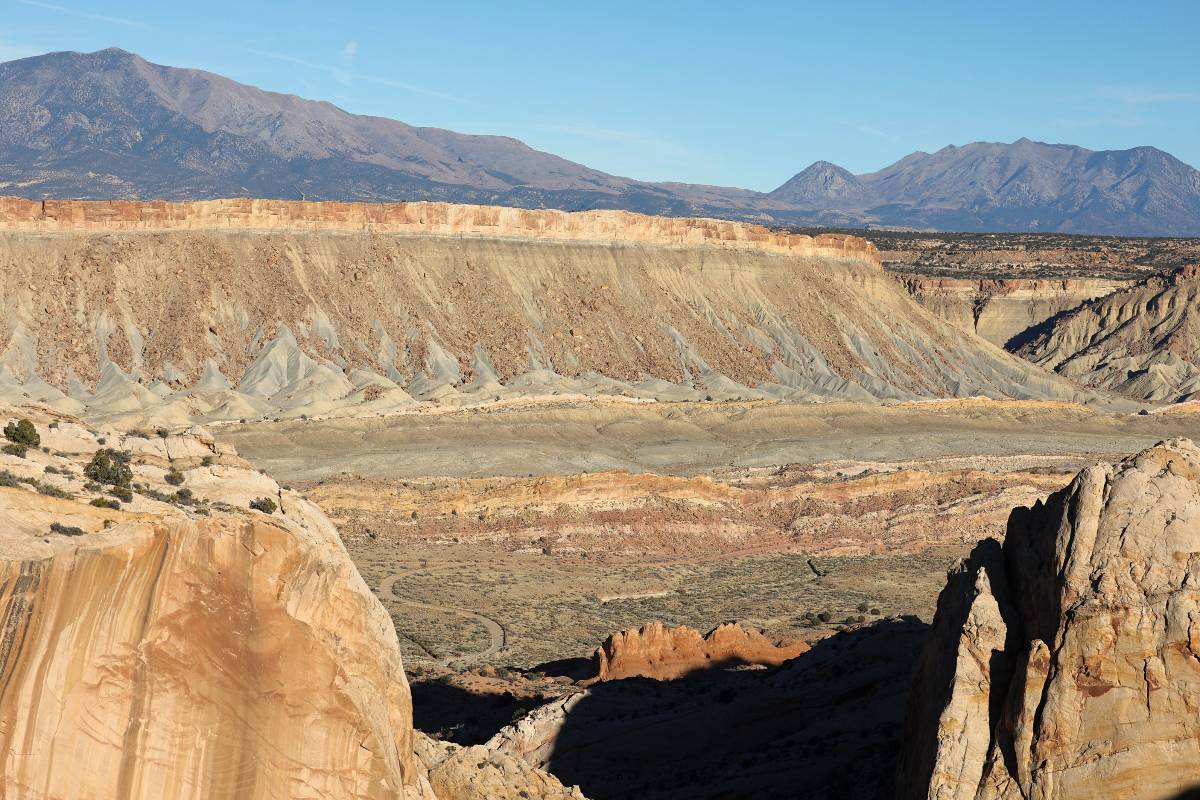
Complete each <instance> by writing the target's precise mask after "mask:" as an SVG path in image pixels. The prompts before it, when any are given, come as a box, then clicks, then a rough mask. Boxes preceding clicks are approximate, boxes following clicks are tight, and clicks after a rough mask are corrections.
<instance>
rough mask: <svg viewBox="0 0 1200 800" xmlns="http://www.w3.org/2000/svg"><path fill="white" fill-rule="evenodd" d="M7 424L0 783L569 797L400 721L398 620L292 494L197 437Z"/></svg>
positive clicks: (0, 597) (142, 791)
mask: <svg viewBox="0 0 1200 800" xmlns="http://www.w3.org/2000/svg"><path fill="white" fill-rule="evenodd" d="M17 416H21V417H29V418H30V421H31V422H32V426H26V428H25V429H24V430H23V431H22V432H20V434H21V435H20V436H18V437H17V438H18V439H21V440H22V441H23V442H24V443H23V444H21V443H18V442H17V441H13V442H9V443H7V444H6V445H5V448H6V450H7V451H8V452H4V453H3V454H0V795H2V796H4V797H6V798H19V799H20V800H50V798H118V799H122V800H123V799H125V798H237V799H238V800H255V799H256V798H262V799H263V800H266V799H267V798H271V799H272V800H275V799H277V798H330V799H331V800H332V799H333V798H337V799H338V800H346V799H354V800H359V799H361V800H367V799H368V798H371V799H372V800H374V799H376V798H379V799H380V800H382V799H383V798H389V799H392V798H422V800H452V799H453V800H466V799H467V798H481V797H494V798H505V797H526V798H560V797H561V798H581V797H582V795H580V794H579V793H578V792H577V791H574V790H568V789H564V788H563V787H562V785H561V784H560V783H559V782H558V781H557V780H556V779H554V778H553V777H551V776H549V775H547V774H545V773H544V772H541V771H539V770H536V769H533V768H530V767H528V766H526V765H525V764H521V763H518V762H517V761H515V760H513V759H505V758H503V757H502V756H498V755H497V756H492V757H489V758H487V759H484V758H481V757H477V756H476V754H473V753H470V752H468V751H461V750H459V749H457V748H454V747H453V746H448V745H447V746H443V745H440V744H437V743H434V742H429V741H427V740H425V738H424V737H423V736H422V735H421V734H419V733H417V732H414V730H413V726H412V705H411V699H410V694H409V687H408V683H407V681H406V679H405V674H404V670H403V668H402V665H401V660H400V650H399V646H398V643H397V640H396V632H395V628H394V626H393V623H392V620H391V619H390V618H389V617H388V615H387V612H386V611H384V609H383V607H382V606H381V605H380V604H379V601H378V600H377V599H376V598H375V597H374V595H372V594H371V592H370V591H369V590H368V588H367V586H366V585H365V584H364V582H363V580H362V578H361V577H360V576H359V574H358V572H357V571H356V570H355V568H354V566H353V564H352V563H351V561H350V559H349V557H348V556H347V554H346V551H345V549H344V548H343V547H342V544H341V541H340V539H339V537H338V534H337V531H336V530H335V529H334V527H333V525H332V524H331V523H330V522H329V520H328V519H327V518H326V517H325V515H324V514H323V513H322V512H321V511H320V510H319V509H318V508H317V507H316V506H314V505H312V504H310V503H309V502H308V501H306V500H305V499H304V498H303V497H301V496H300V495H298V494H295V493H293V492H291V491H288V490H286V489H283V488H282V487H280V486H279V485H278V484H276V483H275V481H273V480H271V479H270V478H268V477H267V476H265V475H263V474H261V473H258V472H257V471H255V470H254V469H253V468H251V466H250V465H249V464H248V463H247V462H245V461H243V460H242V459H240V458H239V457H238V456H237V454H236V453H234V452H233V451H232V450H231V449H229V448H225V447H222V446H220V445H217V444H215V443H214V442H213V441H212V439H211V438H210V437H209V436H207V434H206V433H205V432H204V431H203V430H201V429H194V430H191V431H188V432H186V433H183V434H177V435H167V434H166V433H165V432H164V433H163V435H161V436H160V435H157V434H151V435H149V436H147V435H141V436H114V435H111V434H110V435H108V436H107V437H103V438H101V437H98V436H97V435H96V433H95V432H93V431H92V430H91V429H90V428H88V427H86V426H84V425H82V424H80V423H79V422H78V421H76V420H73V419H71V418H68V417H64V416H61V415H53V414H50V413H47V412H35V411H30V410H28V409H24V410H22V411H18V412H17V413H16V414H15V415H12V414H5V413H2V412H0V424H4V423H5V422H8V421H9V420H13V421H14V422H15V419H16V417H17ZM97 453H102V454H103V457H101V458H98V457H97ZM97 465H99V467H98V466H97ZM414 750H416V752H414ZM481 792H482V794H481Z"/></svg>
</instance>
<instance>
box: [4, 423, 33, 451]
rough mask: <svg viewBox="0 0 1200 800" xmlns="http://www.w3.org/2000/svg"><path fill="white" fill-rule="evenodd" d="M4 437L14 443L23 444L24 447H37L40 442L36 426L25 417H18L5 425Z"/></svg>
mask: <svg viewBox="0 0 1200 800" xmlns="http://www.w3.org/2000/svg"><path fill="white" fill-rule="evenodd" d="M4 438H5V439H8V440H9V441H10V442H13V443H14V444H23V445H25V446H26V447H37V446H38V445H39V444H41V443H42V437H41V436H39V435H38V432H37V428H35V427H33V423H32V422H30V421H29V420H27V419H20V420H17V421H16V422H10V423H8V424H7V425H5V426H4Z"/></svg>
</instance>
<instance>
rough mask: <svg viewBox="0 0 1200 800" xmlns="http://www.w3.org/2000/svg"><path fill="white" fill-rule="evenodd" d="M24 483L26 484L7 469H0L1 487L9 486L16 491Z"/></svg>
mask: <svg viewBox="0 0 1200 800" xmlns="http://www.w3.org/2000/svg"><path fill="white" fill-rule="evenodd" d="M22 483H24V481H22V480H21V479H20V478H18V477H17V476H16V475H13V474H12V473H11V472H9V471H8V470H6V469H0V486H7V487H9V488H11V489H15V488H17V487H18V486H20V485H21V484H22Z"/></svg>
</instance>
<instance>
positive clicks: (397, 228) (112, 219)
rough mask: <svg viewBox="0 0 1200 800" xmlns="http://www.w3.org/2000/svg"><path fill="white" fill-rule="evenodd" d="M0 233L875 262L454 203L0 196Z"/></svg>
mask: <svg viewBox="0 0 1200 800" xmlns="http://www.w3.org/2000/svg"><path fill="white" fill-rule="evenodd" d="M0 230H36V231H131V230H137V231H168V230H288V231H358V232H367V233H379V234H384V233H389V234H405V233H409V234H417V235H425V236H429V235H434V236H518V237H521V238H526V239H537V240H560V241H600V242H645V243H648V244H654V245H659V246H695V245H707V246H713V247H723V248H731V249H751V250H760V251H764V252H773V253H789V254H792V255H800V256H820V257H829V258H854V259H857V260H861V261H863V262H864V263H868V264H873V265H874V266H876V267H879V266H881V262H880V260H879V252H878V251H877V250H876V249H875V246H874V245H872V244H871V243H870V242H868V241H866V240H865V239H860V238H858V237H856V236H846V235H842V234H822V235H820V236H816V237H812V236H805V235H803V234H792V233H776V232H773V231H770V230H768V229H766V228H764V227H762V226H761V225H752V224H748V223H743V222H728V221H723V220H716V219H697V218H687V217H684V218H679V217H658V216H648V215H645V214H634V213H631V212H628V211H578V212H566V211H554V210H536V211H535V210H530V209H522V208H507V207H502V206H479V205H468V204H456V203H431V202H415V203H335V202H324V203H311V202H300V201H292V200H254V199H229V200H203V201H195V202H187V203H171V202H165V201H142V200H92V201H87V200H40V201H39V200H25V199H22V198H19V197H0Z"/></svg>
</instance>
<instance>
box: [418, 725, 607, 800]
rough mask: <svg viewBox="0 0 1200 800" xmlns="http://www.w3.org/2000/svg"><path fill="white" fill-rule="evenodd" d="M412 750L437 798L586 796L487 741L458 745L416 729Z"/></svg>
mask: <svg viewBox="0 0 1200 800" xmlns="http://www.w3.org/2000/svg"><path fill="white" fill-rule="evenodd" d="M416 754H417V758H418V761H419V764H420V768H421V769H422V770H424V772H425V774H426V775H427V776H428V780H429V784H430V786H431V787H432V788H433V791H434V792H435V793H436V794H437V800H518V798H519V799H520V800H586V799H585V798H584V796H583V792H581V791H580V790H579V787H577V786H570V787H567V786H563V785H562V782H561V781H560V780H558V778H556V777H554V776H553V775H551V774H550V773H548V772H546V771H545V770H542V769H538V768H537V767H534V766H531V765H530V764H528V763H526V762H525V761H523V760H521V759H520V758H517V757H516V756H513V755H511V754H509V753H506V752H503V751H501V750H498V749H495V748H493V747H490V746H488V745H474V746H472V747H460V746H459V745H456V744H451V743H449V742H441V741H438V740H437V739H432V738H430V737H428V736H426V735H425V734H423V733H421V732H419V731H418V732H417V733H416Z"/></svg>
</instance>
